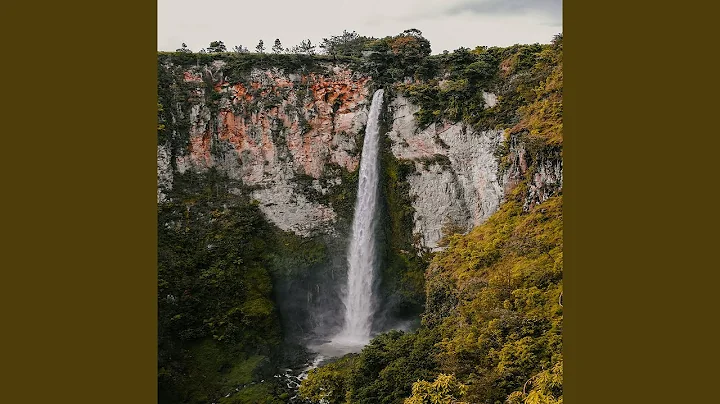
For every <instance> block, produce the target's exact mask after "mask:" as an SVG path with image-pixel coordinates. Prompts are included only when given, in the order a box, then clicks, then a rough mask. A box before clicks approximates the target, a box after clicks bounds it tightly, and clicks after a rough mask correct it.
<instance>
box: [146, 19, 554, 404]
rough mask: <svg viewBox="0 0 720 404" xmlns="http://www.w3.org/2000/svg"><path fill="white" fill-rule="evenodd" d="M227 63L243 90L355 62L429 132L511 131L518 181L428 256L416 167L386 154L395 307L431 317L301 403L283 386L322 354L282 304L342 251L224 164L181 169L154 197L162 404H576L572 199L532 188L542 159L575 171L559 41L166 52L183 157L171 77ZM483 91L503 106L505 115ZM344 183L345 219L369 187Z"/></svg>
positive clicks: (161, 125)
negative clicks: (279, 73) (412, 200)
mask: <svg viewBox="0 0 720 404" xmlns="http://www.w3.org/2000/svg"><path fill="white" fill-rule="evenodd" d="M216 60H223V61H225V63H226V65H225V68H224V72H225V76H226V77H228V78H229V80H230V81H233V80H236V81H240V80H242V78H241V77H242V75H243V74H244V72H247V71H249V70H250V69H252V68H258V67H275V68H278V69H285V70H288V71H303V72H311V71H315V70H319V69H322V68H323V67H322V66H323V64H327V63H331V64H332V63H344V64H346V65H348V66H350V68H351V69H352V70H353V71H357V72H360V73H362V74H365V75H368V76H369V77H371V80H370V81H369V82H368V84H367V85H368V86H369V88H370V90H374V89H377V88H385V89H386V92H387V93H388V94H389V97H393V96H395V95H403V96H405V97H407V98H408V99H409V100H411V101H412V102H413V103H415V104H416V105H418V106H419V107H420V109H419V111H418V113H417V114H416V115H415V118H416V120H417V122H418V124H419V126H424V127H425V126H429V125H435V124H439V123H442V122H461V123H463V125H467V126H468V127H472V128H474V129H476V130H478V131H483V130H489V129H502V130H503V131H504V136H505V140H504V142H503V146H502V147H501V148H499V150H498V151H497V154H496V158H497V160H498V162H499V166H500V170H501V172H508V170H516V171H517V172H516V173H513V175H510V176H509V177H508V178H511V179H512V181H511V182H510V183H509V184H506V189H507V192H506V194H505V198H504V202H503V203H502V205H501V206H500V208H499V210H498V211H497V212H495V213H494V214H493V215H492V216H491V217H490V218H489V219H488V220H487V221H486V222H485V223H483V224H481V225H480V226H477V227H475V228H474V229H472V230H471V231H469V232H463V231H461V229H458V228H455V227H453V226H450V225H449V226H447V227H446V228H445V229H444V237H443V239H442V247H443V248H442V250H441V251H437V252H430V251H427V250H421V249H418V248H417V246H416V245H415V244H414V243H413V240H412V235H411V233H412V220H413V219H412V218H413V216H412V211H411V210H410V209H409V208H408V206H409V197H408V195H407V190H406V182H405V178H406V177H407V175H409V173H410V172H411V171H412V167H410V166H409V165H408V164H407V162H405V161H403V160H400V159H397V158H394V157H392V155H391V154H390V153H389V152H388V151H387V150H389V146H388V147H386V149H385V150H386V151H385V153H384V154H383V156H382V169H383V178H382V186H383V195H384V201H385V205H384V209H385V211H384V217H386V219H385V220H386V222H387V223H386V225H385V227H383V229H384V231H383V233H382V234H381V235H380V238H381V240H382V242H383V243H385V249H384V250H383V252H382V254H384V259H383V260H382V263H383V268H381V269H380V272H381V274H382V276H383V283H382V284H381V291H382V293H383V294H384V296H388V298H389V296H393V297H394V298H395V299H396V300H398V301H399V303H397V305H396V306H393V310H394V311H393V315H397V316H400V317H402V316H405V317H408V316H409V317H413V316H415V317H417V318H419V319H421V323H420V325H419V327H416V329H414V330H413V331H399V330H391V331H388V332H385V333H382V334H380V335H378V336H377V337H375V338H374V339H373V340H372V341H371V342H370V344H369V345H367V346H366V347H365V348H364V349H363V350H362V352H360V353H357V354H349V355H346V356H344V357H341V358H336V359H335V360H333V361H331V362H330V363H327V364H324V365H323V366H321V367H319V368H317V369H314V370H311V371H310V373H309V375H308V377H307V379H305V380H304V381H303V383H302V385H301V386H300V388H299V393H298V392H297V391H295V390H294V389H293V388H291V387H289V386H288V385H287V383H286V382H285V381H283V380H281V379H280V378H278V377H276V376H277V374H278V373H279V372H280V369H283V368H289V367H296V366H298V365H301V364H303V363H305V362H306V361H307V360H308V358H310V355H311V354H310V353H309V352H308V351H307V349H306V348H304V347H303V345H302V344H301V343H299V342H298V341H296V340H294V339H292V338H289V337H288V336H289V335H290V331H289V330H290V329H291V328H292V327H293V325H292V324H291V323H292V321H294V320H296V316H299V315H300V314H293V313H291V312H288V310H290V309H285V308H282V307H280V303H279V301H278V295H279V293H280V292H279V290H281V288H282V287H281V285H292V284H293V283H292V282H294V281H296V282H309V279H310V278H312V279H313V282H315V281H314V279H321V278H327V277H329V276H330V273H329V271H330V269H328V268H330V266H329V264H328V263H329V262H331V261H332V260H333V259H336V258H335V257H334V255H335V254H336V252H337V251H341V250H342V245H341V246H339V247H338V246H333V245H332V244H331V243H329V242H328V241H327V240H326V239H323V238H322V237H319V236H317V237H316V236H309V237H303V236H300V235H297V234H294V233H293V232H290V231H284V230H281V229H279V228H278V227H277V226H275V225H274V224H273V223H272V222H270V221H269V220H268V218H267V217H265V215H264V214H263V212H262V211H261V210H260V209H259V207H258V203H257V201H255V200H253V198H252V197H251V191H252V189H251V187H248V186H247V185H246V184H243V183H242V182H241V181H240V182H239V181H236V180H233V179H231V178H229V177H228V176H227V175H226V174H225V173H224V172H222V170H218V169H215V168H211V169H209V170H206V171H203V172H194V171H192V170H188V171H185V172H183V173H177V174H175V176H174V180H173V181H174V183H173V187H172V188H171V189H169V190H168V191H167V194H166V197H165V198H164V199H163V200H161V201H159V202H158V242H159V244H158V335H159V340H158V353H159V356H158V383H159V400H160V402H161V403H211V402H212V403H223V404H227V403H284V402H289V400H290V399H291V397H294V396H295V395H296V394H299V397H296V398H295V400H305V401H306V402H323V403H368V404H369V403H405V404H416V403H433V404H434V403H487V404H495V403H505V402H508V403H513V404H515V403H517V404H519V403H525V404H535V403H548V404H554V403H562V369H563V367H562V364H563V357H562V320H563V315H562V268H563V266H562V262H563V261H562V258H563V240H562V226H563V224H562V223H563V222H562V190H561V188H560V187H557V189H551V190H550V191H549V192H548V191H547V190H543V191H542V192H539V191H538V190H537V186H536V184H535V183H536V176H537V175H538V172H539V170H541V169H542V164H543V163H544V162H545V161H551V160H552V161H560V162H561V161H562V141H563V135H562V85H563V84H562V83H563V81H562V79H563V75H562V34H559V35H557V36H556V37H555V38H554V39H553V41H552V42H551V43H550V44H532V45H514V46H511V47H506V48H499V47H484V46H478V47H476V48H474V49H467V48H460V49H457V50H455V51H453V52H446V53H443V54H438V55H431V48H430V42H429V41H428V40H427V39H425V38H424V37H423V36H422V33H421V32H420V31H418V30H414V29H413V30H407V31H405V32H403V33H401V34H399V35H396V36H390V37H385V38H372V37H365V36H360V35H358V34H356V33H354V32H352V33H349V32H344V33H343V34H342V35H338V36H333V37H331V38H329V39H325V40H324V41H323V42H322V43H321V44H320V47H319V49H317V52H316V48H315V47H313V45H312V44H310V42H309V41H307V43H305V42H303V44H301V45H299V46H297V47H294V48H293V49H283V47H282V45H281V44H280V41H279V40H277V41H276V43H275V45H274V46H273V49H272V52H271V53H265V49H264V44H262V43H260V44H258V47H257V48H256V52H255V53H250V52H248V51H247V49H245V48H243V47H242V46H239V47H236V48H235V49H234V50H233V51H230V52H228V51H227V49H226V48H225V45H224V44H223V43H222V42H221V41H216V42H213V43H211V44H210V46H209V47H208V48H207V49H203V50H202V51H201V52H197V53H193V52H191V51H190V50H189V49H187V48H186V47H184V46H183V48H180V49H178V51H176V52H160V53H159V55H158V144H169V145H170V149H171V151H172V155H173V157H176V156H179V155H182V154H183V153H185V151H184V150H186V149H187V147H188V144H189V139H188V135H187V131H188V127H187V125H188V123H187V122H183V121H182V120H179V119H177V117H176V116H174V115H173V114H171V113H170V111H171V109H172V108H173V105H175V104H176V103H178V102H181V101H182V100H180V101H179V100H178V97H179V96H178V94H179V92H178V91H176V88H177V86H179V85H180V84H177V82H176V81H175V79H174V78H173V77H172V76H171V75H169V73H168V71H167V69H166V68H164V67H163V66H164V65H165V64H167V63H168V62H172V63H173V64H174V65H177V66H191V65H202V64H209V63H212V62H213V61H216ZM214 84H215V83H212V82H211V83H208V87H210V86H212V85H214ZM174 89H175V90H174ZM484 91H492V92H493V93H495V94H496V95H497V98H498V103H497V105H496V106H495V107H493V108H488V107H487V105H486V103H487V101H486V99H485V98H484V97H483V92H484ZM214 94H215V92H213V91H210V92H208V93H206V94H205V97H206V98H208V100H209V101H212V100H213V97H215V96H216V95H214ZM385 119H387V116H386V117H385ZM390 125H391V122H385V123H384V128H385V129H387V127H389V126H390ZM520 146H521V148H522V150H523V155H522V156H520V155H518V153H517V152H516V150H518V147H520ZM173 164H175V162H174V160H173ZM519 166H522V169H518V167H519ZM341 175H343V176H344V177H343V178H345V179H346V180H345V181H344V182H343V185H342V186H339V187H338V188H336V191H334V192H332V193H330V194H327V195H316V197H318V198H326V199H327V200H328V201H330V202H333V203H334V206H337V207H339V208H338V209H337V210H338V212H339V220H340V221H342V220H349V218H350V217H351V216H352V201H353V200H354V196H355V195H354V190H353V187H355V186H356V184H357V178H356V176H355V177H353V173H350V172H342V173H341ZM310 180H311V179H308V181H310ZM397 296H400V297H397ZM296 328H301V326H297V327H296Z"/></svg>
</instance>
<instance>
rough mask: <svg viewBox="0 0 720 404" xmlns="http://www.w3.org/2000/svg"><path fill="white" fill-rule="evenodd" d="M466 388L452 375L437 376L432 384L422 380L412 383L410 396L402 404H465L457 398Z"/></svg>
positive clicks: (463, 393)
mask: <svg viewBox="0 0 720 404" xmlns="http://www.w3.org/2000/svg"><path fill="white" fill-rule="evenodd" d="M466 391H467V386H466V385H464V384H462V383H460V382H458V381H457V379H456V378H455V376H454V375H446V374H442V373H441V374H439V375H438V377H437V379H435V381H434V382H432V383H430V382H426V381H424V380H420V381H417V382H415V383H413V386H412V396H410V397H409V398H407V399H405V402H404V404H465V403H463V402H461V401H459V400H458V398H460V397H462V396H463V395H465V392H466Z"/></svg>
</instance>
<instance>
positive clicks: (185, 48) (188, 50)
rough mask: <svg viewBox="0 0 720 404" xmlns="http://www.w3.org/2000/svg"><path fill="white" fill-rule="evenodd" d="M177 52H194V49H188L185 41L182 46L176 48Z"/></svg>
mask: <svg viewBox="0 0 720 404" xmlns="http://www.w3.org/2000/svg"><path fill="white" fill-rule="evenodd" d="M175 52H182V53H192V51H191V50H190V49H188V47H187V45H185V42H183V44H182V48H180V49H176V50H175Z"/></svg>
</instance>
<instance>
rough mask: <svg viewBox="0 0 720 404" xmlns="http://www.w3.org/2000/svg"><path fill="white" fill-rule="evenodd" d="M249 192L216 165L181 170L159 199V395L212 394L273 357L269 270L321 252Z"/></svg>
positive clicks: (289, 271) (287, 272) (285, 268)
mask: <svg viewBox="0 0 720 404" xmlns="http://www.w3.org/2000/svg"><path fill="white" fill-rule="evenodd" d="M246 194H247V191H246V190H244V189H243V187H242V186H241V185H240V184H237V183H233V181H231V180H229V179H228V178H227V177H226V176H225V175H223V174H221V173H219V172H217V171H216V170H214V169H211V170H209V171H207V172H206V173H203V174H197V173H193V172H191V171H188V172H185V173H184V174H179V173H176V174H175V177H174V184H173V189H172V190H171V191H169V194H168V201H167V202H163V203H160V204H159V206H158V350H159V355H158V377H159V388H160V401H161V402H184V403H200V402H208V401H209V400H215V399H218V398H220V397H221V396H222V395H224V394H226V393H229V392H231V391H233V390H234V389H235V388H237V387H239V386H241V385H243V384H247V383H249V382H251V379H252V380H254V379H253V377H254V376H252V375H253V374H254V373H253V372H260V371H261V370H262V368H263V367H266V365H267V362H268V361H272V362H277V360H279V359H278V355H279V354H282V350H283V348H284V347H283V346H282V337H283V336H282V330H281V327H280V324H281V323H280V318H279V317H278V313H277V310H276V306H275V303H274V301H273V299H274V297H273V295H272V291H273V277H291V276H293V274H295V273H298V272H311V270H310V268H311V267H312V266H313V265H315V264H317V263H319V262H323V261H324V260H325V250H324V248H323V246H322V245H321V244H319V243H317V242H315V241H314V240H312V239H309V240H303V239H301V238H300V237H298V236H295V235H294V234H291V233H287V232H283V231H280V230H279V229H277V228H276V227H274V226H272V225H271V224H269V223H268V222H267V220H266V219H265V217H264V216H263V215H262V212H260V210H259V208H258V206H257V204H256V203H254V202H253V201H251V200H250V199H249V198H248V197H247V195H246ZM263 364H265V365H263ZM271 367H272V366H271ZM258 377H259V376H258ZM266 388H270V387H263V389H266ZM254 389H255V390H253V391H256V390H257V391H261V390H258V389H260V387H254ZM241 391H242V390H241ZM262 391H264V390H262ZM243 394H245V393H243ZM248 394H249V393H248Z"/></svg>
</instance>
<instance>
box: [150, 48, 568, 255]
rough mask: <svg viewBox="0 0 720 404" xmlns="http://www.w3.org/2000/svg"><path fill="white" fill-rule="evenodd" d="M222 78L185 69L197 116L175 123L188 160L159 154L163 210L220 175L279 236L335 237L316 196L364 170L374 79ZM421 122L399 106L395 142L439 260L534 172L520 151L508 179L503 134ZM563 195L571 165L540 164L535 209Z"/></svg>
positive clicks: (492, 101)
mask: <svg viewBox="0 0 720 404" xmlns="http://www.w3.org/2000/svg"><path fill="white" fill-rule="evenodd" d="M165 68H166V69H175V70H176V72H177V67H173V66H165ZM224 68H225V66H224V62H222V61H216V62H215V63H214V64H212V65H211V66H204V67H199V66H193V67H185V68H183V69H182V73H181V77H182V82H183V83H181V84H182V85H183V86H184V88H185V91H186V92H187V105H186V106H185V108H183V106H181V105H179V104H178V105H177V106H176V108H175V110H174V111H173V112H174V115H173V116H174V117H175V116H177V118H173V119H178V120H182V119H184V120H186V127H187V132H188V133H187V137H188V139H187V148H186V151H184V152H183V153H175V155H173V153H172V152H171V150H170V149H171V148H170V146H169V145H168V144H160V145H158V201H161V200H162V199H163V198H164V193H163V189H166V188H167V187H171V186H172V182H173V181H172V178H173V172H174V171H176V172H180V173H182V172H184V171H186V170H206V169H208V168H210V167H216V168H218V169H221V170H223V171H225V172H226V173H227V174H228V175H229V176H230V177H231V178H233V179H236V180H239V181H241V182H242V184H243V185H245V186H247V187H249V188H250V189H251V195H252V197H253V198H254V199H256V200H257V201H258V202H259V206H260V208H261V210H262V211H263V212H264V213H265V214H266V215H267V217H268V218H269V219H270V220H271V221H272V222H273V223H274V224H276V225H277V226H278V227H280V228H281V229H283V230H289V231H292V232H295V233H296V234H299V235H302V236H310V235H316V234H335V233H336V226H335V225H336V223H337V220H338V212H337V210H338V209H337V206H333V204H332V203H329V202H327V199H322V198H318V197H317V196H318V195H320V196H322V195H327V194H330V193H332V192H334V191H335V190H336V189H337V188H339V187H342V186H343V185H344V184H343V178H342V175H341V173H343V172H344V173H352V172H355V171H356V170H357V168H358V165H359V160H360V155H361V150H360V147H361V145H362V136H363V133H364V128H365V124H366V122H367V114H368V106H369V99H368V98H369V88H368V87H369V84H370V78H369V77H368V76H364V75H362V74H359V73H356V72H353V71H352V70H351V69H350V68H349V67H348V66H347V65H336V64H329V63H328V64H326V65H324V66H323V70H322V71H321V72H319V73H318V72H309V73H303V72H299V73H298V72H293V73H288V72H285V71H283V70H281V69H277V68H265V69H258V68H253V69H251V70H250V71H249V74H248V75H247V77H246V78H245V80H243V81H242V82H238V83H234V84H231V83H230V81H229V80H228V78H227V77H225V76H224V73H223V72H224V71H225V70H224ZM482 96H483V99H484V100H485V107H486V108H493V107H495V106H496V104H497V103H498V97H497V96H496V95H495V94H493V93H490V92H483V94H482ZM418 110H419V107H418V106H417V105H413V104H412V103H411V102H410V101H409V100H408V99H407V98H405V97H403V96H402V95H401V94H394V97H393V98H392V99H390V100H388V117H389V119H390V122H389V123H388V126H389V132H388V133H387V134H386V136H387V137H389V139H390V140H391V143H392V153H393V155H394V156H395V158H397V159H400V160H406V161H411V162H412V163H413V164H414V167H415V172H414V173H413V174H411V175H410V176H409V177H408V179H407V181H408V183H409V188H410V198H411V200H412V208H413V209H414V218H413V219H414V227H413V233H414V236H415V239H416V240H417V243H418V245H417V247H419V248H421V249H422V248H427V249H429V250H437V249H439V246H438V242H439V240H440V239H441V238H442V235H443V229H444V227H445V226H452V227H453V228H454V229H456V230H461V231H467V230H470V229H471V228H472V227H474V226H477V225H479V224H481V223H482V222H483V221H484V220H485V219H487V218H488V217H489V216H490V215H491V214H492V213H494V212H495V211H496V210H497V209H498V207H499V206H500V204H501V202H502V200H503V198H504V195H505V194H506V193H507V192H508V190H510V189H511V188H512V187H513V186H514V185H515V184H516V183H517V180H518V179H519V178H520V177H521V176H522V175H524V174H525V172H526V171H527V169H528V167H527V165H528V163H527V157H526V154H527V153H526V150H525V148H524V145H522V144H516V143H517V142H513V141H510V142H511V144H510V145H508V146H509V147H508V150H509V152H508V158H509V161H511V164H510V165H509V166H508V167H507V168H506V169H504V170H503V171H502V172H501V169H500V167H499V164H498V158H497V149H498V147H500V146H502V144H503V142H505V141H506V140H505V137H506V135H505V134H504V131H503V130H486V131H476V130H473V129H471V128H470V127H468V126H466V125H464V124H463V123H443V124H432V125H430V126H428V127H424V128H423V127H419V126H418V124H417V121H416V119H415V115H414V114H415V112H417V111H418ZM175 135H176V136H177V134H175ZM171 160H174V161H171ZM561 188H562V159H549V160H542V161H540V162H539V163H538V167H537V169H536V170H535V174H534V178H533V181H532V182H531V184H530V186H529V190H528V195H527V198H526V204H527V205H530V204H532V203H539V202H542V201H544V200H545V199H547V198H548V197H549V196H550V195H552V194H553V193H554V192H556V191H557V190H558V189H561Z"/></svg>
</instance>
